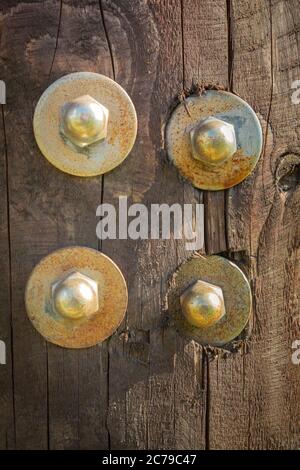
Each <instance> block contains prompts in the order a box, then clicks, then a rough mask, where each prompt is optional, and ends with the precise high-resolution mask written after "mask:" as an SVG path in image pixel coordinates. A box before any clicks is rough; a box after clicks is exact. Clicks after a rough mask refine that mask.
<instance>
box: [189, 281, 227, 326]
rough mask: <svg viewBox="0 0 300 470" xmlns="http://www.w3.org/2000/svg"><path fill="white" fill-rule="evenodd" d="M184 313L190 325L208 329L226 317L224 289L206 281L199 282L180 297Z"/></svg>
mask: <svg viewBox="0 0 300 470" xmlns="http://www.w3.org/2000/svg"><path fill="white" fill-rule="evenodd" d="M180 304H181V309H182V313H183V315H184V316H185V318H186V320H187V321H188V323H190V324H191V325H193V326H196V327H197V328H208V327H210V326H212V325H214V324H215V323H217V322H218V321H219V320H220V319H221V318H222V317H223V316H224V315H225V303H224V298H223V292H222V289H221V288H220V287H218V286H215V285H214V284H210V283H208V282H205V281H197V282H195V284H193V285H191V286H190V287H188V288H187V289H186V290H185V291H184V293H183V294H182V295H181V297H180Z"/></svg>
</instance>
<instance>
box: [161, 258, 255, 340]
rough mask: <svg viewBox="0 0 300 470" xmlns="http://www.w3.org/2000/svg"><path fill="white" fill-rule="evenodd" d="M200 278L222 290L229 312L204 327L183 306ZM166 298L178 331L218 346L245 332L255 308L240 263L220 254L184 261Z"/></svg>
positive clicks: (226, 309)
mask: <svg viewBox="0 0 300 470" xmlns="http://www.w3.org/2000/svg"><path fill="white" fill-rule="evenodd" d="M198 280H202V281H205V282H208V283H211V284H213V285H215V286H218V287H220V288H221V289H222V291H223V297H224V302H225V311H226V313H225V315H224V316H223V317H222V318H221V319H220V320H219V321H218V322H217V323H215V324H213V325H212V326H210V327H206V328H203V329H201V328H197V327H195V326H192V325H191V324H190V323H188V322H187V321H186V319H185V317H184V315H183V313H182V310H181V305H180V296H181V294H182V293H183V292H184V291H185V290H186V289H187V288H188V287H189V286H191V285H192V284H194V283H195V282H196V281H198ZM167 301H168V312H169V313H170V315H171V316H172V318H173V319H174V322H175V325H176V328H177V329H178V331H179V332H181V333H183V334H184V335H186V336H188V337H190V338H191V339H193V340H195V341H197V342H198V343H200V344H203V345H210V346H219V347H220V346H224V345H225V344H227V343H229V342H230V341H232V340H233V339H235V338H236V337H237V336H238V335H239V334H240V333H241V332H242V331H243V329H244V328H245V326H246V324H247V322H248V320H249V317H250V314H251V309H252V297H251V289H250V285H249V282H248V280H247V278H246V276H245V275H244V273H243V272H242V271H241V270H240V268H239V267H238V266H236V265H235V264H234V263H232V262H231V261H229V260H227V259H226V258H222V257H221V256H208V257H204V256H200V255H196V256H194V257H192V258H191V259H189V260H188V261H186V262H185V263H183V264H182V265H181V266H180V268H179V269H178V271H176V273H175V274H174V276H173V279H172V282H171V285H170V289H169V291H168V298H167Z"/></svg>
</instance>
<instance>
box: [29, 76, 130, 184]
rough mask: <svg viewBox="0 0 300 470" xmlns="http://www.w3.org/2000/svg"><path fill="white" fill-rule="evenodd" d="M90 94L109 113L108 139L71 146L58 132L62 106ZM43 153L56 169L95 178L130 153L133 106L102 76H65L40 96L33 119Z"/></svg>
mask: <svg viewBox="0 0 300 470" xmlns="http://www.w3.org/2000/svg"><path fill="white" fill-rule="evenodd" d="M83 95H89V96H91V97H92V98H94V99H95V100H97V101H98V102H99V103H101V104H102V105H103V106H105V107H106V108H107V109H108V110H109V119H108V127H107V137H106V139H105V140H103V141H101V142H97V143H95V144H92V145H90V146H88V147H86V148H84V149H83V148H79V147H75V146H73V145H70V143H68V142H67V141H66V140H65V139H64V138H63V137H62V135H61V133H60V114H61V109H62V107H63V105H64V104H65V103H66V102H70V101H71V100H74V99H76V98H78V97H80V96H83ZM33 128H34V134H35V138H36V141H37V144H38V146H39V148H40V150H41V152H42V154H43V155H44V156H45V157H46V158H47V160H49V162H50V163H52V165H54V166H55V167H57V168H58V169H59V170H61V171H64V172H66V173H70V174H71V175H75V176H96V175H100V174H103V173H106V172H108V171H110V170H112V169H113V168H115V167H116V166H118V165H120V163H122V161H123V160H124V159H125V158H126V157H127V155H128V154H129V152H130V151H131V149H132V147H133V144H134V142H135V138H136V133H137V117H136V112H135V108H134V105H133V103H132V101H131V99H130V97H129V96H128V94H127V93H126V92H125V90H124V89H123V88H122V87H121V86H120V85H118V84H117V83H116V82H114V81H113V80H111V79H110V78H108V77H105V76H104V75H99V74H97V73H92V72H76V73H71V74H69V75H66V76H64V77H62V78H60V79H59V80H57V81H56V82H54V83H53V84H52V85H50V87H49V88H47V90H46V91H45V92H44V93H43V95H42V96H41V98H40V99H39V101H38V103H37V106H36V109H35V113H34V119H33Z"/></svg>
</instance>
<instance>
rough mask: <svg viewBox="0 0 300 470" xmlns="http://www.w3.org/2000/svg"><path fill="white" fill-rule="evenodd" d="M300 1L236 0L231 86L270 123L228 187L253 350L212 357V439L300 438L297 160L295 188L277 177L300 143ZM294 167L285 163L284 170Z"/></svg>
mask: <svg viewBox="0 0 300 470" xmlns="http://www.w3.org/2000/svg"><path fill="white" fill-rule="evenodd" d="M298 7H299V3H298V2H293V1H292V2H283V1H278V2H269V1H262V2H250V1H243V2H239V1H233V2H232V9H231V11H232V17H231V18H232V24H231V31H232V40H233V51H234V56H233V90H234V91H235V92H236V93H238V94H240V95H241V96H242V97H243V98H244V99H246V100H247V101H248V102H249V103H250V104H252V105H253V106H254V107H255V109H256V110H257V111H258V112H259V113H260V115H262V116H263V118H264V120H265V121H267V122H268V124H270V126H271V128H269V129H268V136H267V137H268V146H267V148H266V151H265V154H264V156H263V157H262V158H261V159H260V162H259V165H258V168H257V170H256V171H255V172H254V174H253V175H252V176H251V177H250V178H248V179H247V181H245V182H244V183H242V184H241V185H240V186H238V187H237V188H234V189H233V190H231V191H230V194H229V203H228V238H229V248H230V249H232V250H236V251H241V253H242V258H244V261H245V263H246V265H248V266H249V267H250V269H251V279H252V288H253V297H254V328H253V334H252V337H251V340H250V342H249V344H248V348H249V352H248V354H245V352H246V351H244V352H243V354H242V355H241V356H236V355H235V356H230V357H228V358H227V359H226V360H224V359H218V360H217V361H215V362H214V363H212V365H211V368H210V373H211V374H210V382H211V383H213V384H214V387H212V388H211V398H210V403H211V412H210V429H209V435H210V446H211V448H218V449H220V448H223V449H228V448H235V449H236V448H239V449H245V448H246V449H247V448H252V449H296V448H299V442H300V440H299V437H300V435H299V417H300V408H299V401H298V400H297V399H296V398H295V397H296V396H297V393H299V385H300V383H299V371H298V370H297V367H296V366H295V365H293V364H292V361H291V353H292V350H291V345H292V342H293V341H294V340H295V339H297V338H299V306H298V307H297V300H296V290H297V285H299V250H298V251H297V244H298V242H299V218H298V217H297V214H299V185H298V183H299V181H297V173H295V172H297V166H296V167H295V168H294V175H293V171H292V174H291V175H290V176H287V177H286V178H287V182H290V184H289V185H288V186H289V190H288V191H284V192H281V191H280V188H279V186H278V184H276V171H277V168H278V165H279V162H280V161H282V160H283V162H284V161H285V160H286V159H288V157H284V154H285V153H286V152H293V151H295V152H296V153H298V152H299V136H298V134H297V126H298V124H297V123H298V122H299V112H300V108H299V106H298V107H297V106H295V105H292V103H291V82H292V80H293V79H296V78H297V77H298V76H299V72H300V71H299V62H298V59H297V58H298V55H299V48H298V46H297V38H298V35H299V32H298V31H299V24H300V16H299V11H298V10H299V9H298ZM271 129H272V130H271ZM272 132H273V135H274V136H276V139H275V143H274V147H273V149H272V148H270V144H271V134H272ZM271 150H272V152H271ZM291 168H293V167H292V166H289V165H288V164H287V165H286V169H285V171H284V170H283V175H284V173H285V172H286V173H288V171H289V170H291ZM297 240H298V242H297Z"/></svg>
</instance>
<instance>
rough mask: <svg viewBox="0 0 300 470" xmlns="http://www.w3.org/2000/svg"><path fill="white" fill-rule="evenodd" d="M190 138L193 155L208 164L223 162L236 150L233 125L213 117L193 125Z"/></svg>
mask: <svg viewBox="0 0 300 470" xmlns="http://www.w3.org/2000/svg"><path fill="white" fill-rule="evenodd" d="M190 139H191V145H192V154H193V157H194V158H195V159H196V160H201V161H202V162H204V163H207V164H210V165H218V164H220V163H223V162H224V161H225V160H227V159H228V158H230V157H232V155H233V154H234V153H235V152H236V150H237V144H236V136H235V130H234V127H233V125H232V124H229V123H228V122H225V121H222V120H221V119H217V118H214V117H208V118H206V119H204V120H203V121H201V122H200V123H199V124H198V125H197V126H196V127H194V129H192V130H191V132H190Z"/></svg>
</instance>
